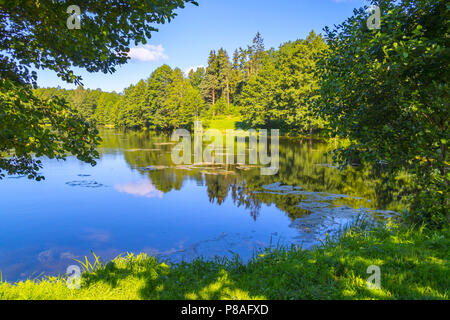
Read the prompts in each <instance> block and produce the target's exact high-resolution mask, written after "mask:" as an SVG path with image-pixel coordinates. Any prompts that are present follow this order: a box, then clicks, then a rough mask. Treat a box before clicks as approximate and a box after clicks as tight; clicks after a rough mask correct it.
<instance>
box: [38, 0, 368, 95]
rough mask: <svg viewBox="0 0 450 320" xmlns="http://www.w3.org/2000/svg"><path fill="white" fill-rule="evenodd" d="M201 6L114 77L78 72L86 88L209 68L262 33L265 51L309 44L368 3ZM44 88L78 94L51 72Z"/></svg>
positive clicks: (287, 0)
mask: <svg viewBox="0 0 450 320" xmlns="http://www.w3.org/2000/svg"><path fill="white" fill-rule="evenodd" d="M197 2H198V3H199V6H198V7H196V6H193V5H190V4H189V5H187V7H186V8H185V9H181V10H178V11H177V13H178V16H177V17H176V18H175V19H174V20H172V22H171V23H169V24H166V25H161V26H159V32H157V33H153V36H152V38H151V39H150V40H149V41H148V46H147V47H141V48H138V49H133V51H132V52H133V53H132V57H133V59H132V60H130V61H129V62H128V64H126V65H123V66H121V67H118V68H117V71H116V72H115V73H114V74H112V75H111V74H103V73H88V72H86V71H84V70H81V69H75V71H76V73H77V74H79V75H81V76H82V77H83V84H84V86H85V87H86V88H91V89H97V88H100V89H102V90H104V91H116V92H121V91H122V90H123V89H124V88H126V87H128V86H129V85H130V84H135V83H137V82H138V81H139V80H140V79H147V78H148V77H149V76H150V74H151V73H152V71H153V70H155V69H156V68H157V67H159V66H161V65H163V64H168V65H169V66H171V67H173V68H174V67H179V68H180V69H182V70H183V71H186V70H188V69H189V68H191V67H196V66H201V65H206V64H207V59H208V55H209V52H210V51H211V50H212V49H219V48H221V47H223V48H225V49H226V50H227V51H228V53H229V55H230V56H231V55H232V53H233V52H234V50H235V49H236V48H239V47H246V46H247V44H250V43H251V40H252V39H253V37H254V36H255V34H256V32H257V31H259V32H260V33H261V34H262V37H263V38H264V42H265V45H266V48H271V47H274V48H277V47H278V46H279V45H280V44H282V43H284V42H286V41H290V40H296V39H299V38H305V37H306V36H307V35H308V33H309V32H310V31H311V30H314V31H315V32H317V33H321V32H322V29H323V28H324V27H325V26H327V25H328V26H330V27H331V26H333V24H338V23H340V22H342V21H344V20H345V19H346V18H347V17H349V16H351V15H352V13H353V8H357V7H362V6H364V5H367V4H368V2H367V1H364V0H197ZM81 28H82V26H81ZM38 77H39V78H38V84H39V86H41V87H56V86H58V85H59V86H61V87H63V88H69V89H70V88H74V86H73V85H71V84H67V83H65V82H63V81H62V80H60V79H59V78H58V77H57V76H56V74H55V73H54V72H52V71H38Z"/></svg>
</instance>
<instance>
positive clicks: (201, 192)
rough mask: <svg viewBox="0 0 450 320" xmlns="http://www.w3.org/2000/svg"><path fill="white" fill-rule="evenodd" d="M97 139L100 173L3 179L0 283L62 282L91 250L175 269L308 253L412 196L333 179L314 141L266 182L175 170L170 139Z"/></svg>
mask: <svg viewBox="0 0 450 320" xmlns="http://www.w3.org/2000/svg"><path fill="white" fill-rule="evenodd" d="M102 137H103V142H102V145H101V147H100V150H99V151H100V154H101V159H100V160H99V162H98V165H97V166H96V167H93V168H92V167H90V166H89V165H86V164H82V163H80V162H79V161H77V160H76V159H74V158H69V159H68V160H67V161H66V162H56V161H48V160H44V172H43V174H44V175H45V176H46V180H45V181H43V182H33V181H29V180H27V179H5V180H2V181H0V194H1V195H2V196H3V199H4V202H3V205H2V207H1V208H0V221H2V223H1V224H0V271H1V272H2V274H3V278H4V279H5V278H6V279H7V280H9V281H14V280H17V279H23V278H28V277H32V275H34V276H36V275H38V274H41V273H44V274H46V275H49V274H58V273H63V272H64V271H65V269H66V268H67V266H68V265H70V264H73V263H74V261H73V259H80V258H82V257H84V256H85V255H90V251H91V250H92V251H94V252H95V253H96V254H97V255H99V256H101V257H103V258H104V259H106V260H108V259H112V258H114V257H115V256H117V255H118V254H120V253H123V252H147V253H149V254H154V255H157V256H160V257H161V258H164V259H167V260H170V261H175V262H176V261H180V260H190V259H193V258H195V257H199V256H203V257H205V258H212V257H214V255H220V256H227V257H231V256H232V255H233V254H234V253H239V255H240V256H241V258H243V259H248V258H250V257H251V256H252V254H253V253H254V251H255V250H257V249H259V248H262V247H264V246H268V245H270V243H271V241H272V243H280V244H286V245H289V244H298V245H302V246H303V247H305V248H309V247H311V246H313V245H316V244H319V243H320V240H322V239H323V237H324V235H325V233H329V234H330V233H333V232H334V231H336V230H338V229H339V228H341V227H342V226H343V225H345V224H347V223H349V222H350V221H352V219H355V217H356V216H358V215H367V216H369V215H370V216H374V215H376V216H383V215H385V214H388V213H389V211H380V209H382V210H393V211H400V210H401V209H402V208H403V203H402V201H401V195H402V194H404V193H406V188H407V186H408V183H407V177H404V178H403V180H399V186H398V188H394V189H391V187H390V186H387V185H385V184H384V183H383V172H382V171H380V170H379V168H358V167H355V168H348V169H347V170H344V171H339V170H338V169H337V168H336V167H335V166H334V165H333V163H332V161H331V157H330V156H329V155H328V154H327V153H326V151H327V150H328V146H327V145H326V144H323V143H320V142H318V141H311V143H309V142H308V143H301V141H299V140H298V139H280V158H279V161H280V165H279V171H278V173H277V174H276V175H274V176H262V175H261V174H260V170H259V169H260V166H259V165H253V166H250V165H230V164H226V163H224V164H217V163H216V164H211V163H202V164H197V165H174V164H173V163H172V161H171V150H172V148H173V147H174V143H172V142H170V137H169V136H163V135H155V134H152V133H135V132H117V131H113V130H105V131H103V132H102ZM246 150H247V152H248V146H247V147H246ZM14 178H15V177H14Z"/></svg>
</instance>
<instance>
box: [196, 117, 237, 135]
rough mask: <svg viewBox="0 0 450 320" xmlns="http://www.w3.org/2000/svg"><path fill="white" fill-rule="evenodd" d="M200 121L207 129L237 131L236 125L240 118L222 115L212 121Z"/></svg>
mask: <svg viewBox="0 0 450 320" xmlns="http://www.w3.org/2000/svg"><path fill="white" fill-rule="evenodd" d="M201 121H202V123H203V124H204V126H205V127H207V128H211V129H219V130H222V131H224V130H226V129H239V126H238V123H239V122H240V121H242V119H241V117H240V116H233V115H222V116H216V117H214V118H213V119H202V120H201Z"/></svg>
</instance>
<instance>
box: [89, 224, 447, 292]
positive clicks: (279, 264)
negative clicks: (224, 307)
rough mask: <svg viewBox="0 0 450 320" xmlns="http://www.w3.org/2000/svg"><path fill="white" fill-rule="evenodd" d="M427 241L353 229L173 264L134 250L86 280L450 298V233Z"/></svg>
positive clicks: (149, 288)
mask: <svg viewBox="0 0 450 320" xmlns="http://www.w3.org/2000/svg"><path fill="white" fill-rule="evenodd" d="M447 235H448V234H447ZM427 239H428V238H426V237H425V236H424V235H420V236H419V235H417V234H416V235H414V234H413V233H409V234H400V235H399V234H397V233H392V232H389V231H387V230H382V231H376V232H372V233H357V234H355V233H353V234H352V233H347V234H345V235H344V236H343V237H342V238H341V239H340V241H339V242H334V243H328V244H326V245H325V246H324V247H322V248H319V249H316V250H313V251H302V250H299V249H295V248H292V249H283V248H276V249H272V250H266V251H265V252H264V253H261V254H259V255H258V256H257V257H256V258H254V259H253V260H252V261H250V262H249V263H242V262H240V261H239V259H238V258H236V259H234V260H226V259H216V260H215V261H203V260H201V259H198V260H195V261H193V262H191V263H180V264H177V265H167V264H164V263H161V262H159V261H158V260H157V259H155V258H153V257H147V256H145V255H139V256H129V257H126V258H119V259H115V260H114V261H112V262H110V263H108V264H107V265H106V266H104V267H102V268H100V269H98V270H96V271H95V272H92V273H86V274H84V275H83V279H84V284H83V286H86V287H89V286H94V285H95V284H97V283H100V282H102V283H106V284H109V285H110V286H111V287H112V288H119V287H121V286H122V285H123V283H124V282H128V283H135V284H136V287H135V289H136V290H138V293H139V297H140V298H142V299H448V297H449V295H448V289H449V287H450V284H449V275H450V274H449V265H448V255H449V253H448V243H449V240H448V237H445V239H444V241H442V239H441V243H440V245H438V246H436V244H435V243H431V244H430V242H429V240H427ZM427 241H428V242H427ZM370 265H378V266H379V267H380V269H381V289H379V290H376V289H375V290H372V289H369V288H368V287H367V282H366V280H367V278H368V277H369V276H370V274H368V273H367V267H368V266H370Z"/></svg>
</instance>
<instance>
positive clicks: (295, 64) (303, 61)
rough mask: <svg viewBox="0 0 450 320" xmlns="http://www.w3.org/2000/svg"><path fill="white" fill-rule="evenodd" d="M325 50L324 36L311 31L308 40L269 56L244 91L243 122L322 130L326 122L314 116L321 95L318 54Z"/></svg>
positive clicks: (296, 129)
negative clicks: (317, 64)
mask: <svg viewBox="0 0 450 320" xmlns="http://www.w3.org/2000/svg"><path fill="white" fill-rule="evenodd" d="M325 48H326V44H325V42H324V41H323V39H322V38H321V36H318V35H316V34H315V33H314V32H313V31H311V32H310V34H309V36H308V38H307V39H305V40H302V39H300V40H297V41H294V42H287V43H285V44H283V45H282V46H280V49H279V50H278V51H274V52H269V53H266V54H265V55H264V56H263V58H261V59H264V60H262V61H261V62H258V64H255V65H260V67H258V72H257V73H256V74H254V75H252V76H251V77H250V79H249V81H248V83H247V85H246V86H245V87H244V89H243V92H242V98H241V103H242V114H243V117H244V120H246V121H247V122H248V123H249V124H250V125H251V126H256V127H277V128H280V129H284V131H289V132H292V131H296V132H298V131H300V132H303V130H310V132H312V130H313V128H320V127H321V126H322V125H323V123H322V122H323V119H321V118H318V117H317V116H316V115H315V114H313V106H314V101H315V100H316V99H317V94H318V84H317V82H318V78H317V76H316V71H315V69H316V62H317V59H318V54H319V53H320V52H321V51H323V50H325ZM255 52H256V51H255ZM253 59H254V58H253Z"/></svg>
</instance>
